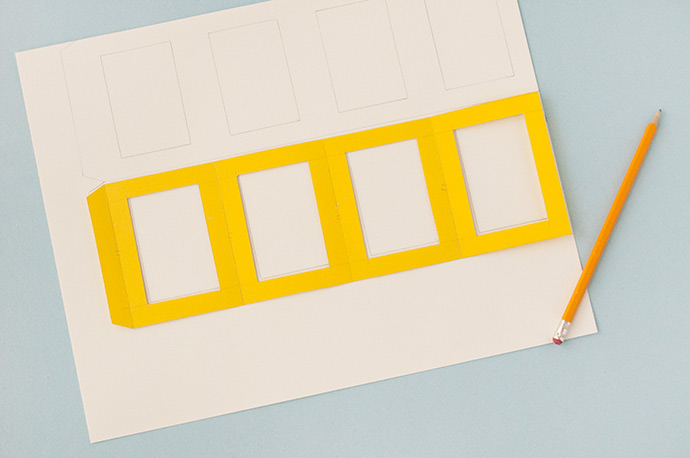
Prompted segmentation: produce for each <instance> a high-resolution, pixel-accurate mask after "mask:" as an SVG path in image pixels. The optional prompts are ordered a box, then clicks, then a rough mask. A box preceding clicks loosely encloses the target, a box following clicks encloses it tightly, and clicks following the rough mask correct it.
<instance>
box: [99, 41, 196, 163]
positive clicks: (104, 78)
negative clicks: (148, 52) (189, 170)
mask: <svg viewBox="0 0 690 458" xmlns="http://www.w3.org/2000/svg"><path fill="white" fill-rule="evenodd" d="M162 44H168V45H169V46H170V56H171V57H172V62H173V67H174V68H175V80H176V82H177V90H178V92H179V94H180V103H181V105H182V114H183V116H184V122H185V127H186V129H187V143H182V144H179V145H176V146H170V147H167V148H160V149H156V150H153V151H146V152H142V153H137V154H130V155H128V156H126V157H125V156H123V155H122V147H121V146H120V137H119V134H118V132H117V125H116V123H115V113H114V112H113V103H112V100H111V98H110V90H109V89H108V78H107V75H106V73H105V65H104V64H103V58H104V57H106V56H112V55H115V54H120V53H126V52H130V51H137V50H139V49H146V48H151V47H154V46H158V45H162ZM99 61H100V63H101V70H102V73H103V83H104V84H105V92H106V95H107V96H108V108H109V109H110V117H111V119H112V121H113V130H114V132H115V139H116V141H117V150H118V152H119V154H120V159H122V160H127V159H129V158H132V157H138V156H143V155H145V154H152V153H159V152H161V151H168V150H171V149H177V148H181V147H185V146H190V145H191V144H192V136H191V133H190V131H189V120H188V119H187V110H186V109H185V105H184V97H183V96H182V87H181V86H180V75H179V71H178V70H177V61H176V60H175V52H174V50H173V46H172V42H171V41H161V42H159V43H151V44H148V45H145V46H137V47H136V48H128V49H123V50H121V51H115V52H110V53H106V54H101V55H100V56H99Z"/></svg>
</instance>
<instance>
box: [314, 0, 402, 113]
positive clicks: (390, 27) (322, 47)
mask: <svg viewBox="0 0 690 458" xmlns="http://www.w3.org/2000/svg"><path fill="white" fill-rule="evenodd" d="M369 1H371V0H360V1H355V2H349V3H344V4H342V5H336V6H329V7H327V8H322V9H319V10H316V11H315V12H314V14H315V15H316V24H317V26H318V28H319V39H320V40H321V49H322V50H323V54H324V58H325V60H326V67H327V68H328V77H329V80H330V82H331V90H332V91H333V99H334V100H335V104H336V107H337V109H338V113H347V112H349V111H354V110H363V109H367V108H372V107H376V106H381V105H386V104H389V103H394V102H402V101H404V100H408V99H409V97H410V96H409V92H408V90H407V83H406V81H405V74H404V73H403V70H402V64H401V63H400V52H399V51H398V44H397V42H396V41H395V34H394V33H393V26H392V25H391V18H390V11H389V9H388V2H387V0H379V1H382V2H383V4H384V6H385V8H386V18H387V19H388V27H389V29H390V33H391V39H392V40H393V47H394V49H395V58H396V60H397V62H398V68H399V69H400V77H401V78H402V83H403V89H404V90H405V97H401V98H399V99H394V100H388V101H386V102H378V103H373V104H371V105H365V106H361V107H355V108H348V109H347V110H342V109H341V108H340V103H339V102H338V96H337V93H336V90H335V85H334V84H333V73H332V71H331V66H330V63H329V61H328V53H327V52H326V44H325V43H324V42H323V34H322V31H321V25H320V22H319V16H318V15H319V13H320V12H321V11H327V10H332V9H335V8H342V7H345V6H351V5H356V4H359V3H365V2H369Z"/></svg>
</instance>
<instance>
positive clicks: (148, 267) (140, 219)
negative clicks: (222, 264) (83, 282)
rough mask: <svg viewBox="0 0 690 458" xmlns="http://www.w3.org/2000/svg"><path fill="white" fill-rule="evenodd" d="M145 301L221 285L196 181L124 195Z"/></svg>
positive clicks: (210, 289) (167, 298)
mask: <svg viewBox="0 0 690 458" xmlns="http://www.w3.org/2000/svg"><path fill="white" fill-rule="evenodd" d="M129 210H130V213H131V215H132V225H133V228H134V237H135V239H136V243H137V250H138V252H139V263H140V264H141V273H142V276H143V279H144V287H145V289H146V298H147V301H148V303H154V302H160V301H164V300H169V299H176V298H180V297H185V296H191V295H196V294H200V293H205V292H209V291H217V290H219V289H220V286H219V283H218V275H217V273H216V267H215V264H214V259H213V253H212V251H211V242H210V240H209V233H208V228H207V226H206V216H205V214H204V208H203V205H202V202H201V194H200V193H199V186H198V185H191V186H184V187H181V188H175V189H170V190H167V191H161V192H155V193H152V194H145V195H142V196H137V197H130V198H129Z"/></svg>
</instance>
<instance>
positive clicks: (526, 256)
mask: <svg viewBox="0 0 690 458" xmlns="http://www.w3.org/2000/svg"><path fill="white" fill-rule="evenodd" d="M454 1H455V0H427V1H424V0H410V1H405V2H394V1H388V2H386V1H384V0H365V1H363V2H352V1H348V0H273V1H270V2H266V3H261V4H257V5H252V6H248V7H242V8H236V9H232V10H227V11H221V12H218V13H213V14H208V15H203V16H198V17H194V18H189V19H185V20H180V21H175V22H171V23H166V24H161V25H156V26H152V27H146V28H142V29H136V30H131V31H126V32H122V33H116V34H111V35H106V36H101V37H96V38H91V39H86V40H80V41H77V42H73V43H68V44H62V45H56V46H51V47H47V48H42V49H38V50H33V51H27V52H23V53H20V54H18V56H17V60H18V64H19V70H20V74H21V81H22V87H23V91H24V97H25V102H26V107H27V113H28V117H29V122H30V126H31V134H32V139H33V144H34V150H35V153H36V161H37V165H38V171H39V175H40V180H41V187H42V191H43V196H44V201H45V208H46V213H47V216H48V223H49V228H50V233H51V239H52V242H53V247H54V252H55V259H56V264H57V270H58V274H59V277H60V285H61V289H62V294H63V300H64V304H65V312H66V315H67V321H68V325H69V330H70V336H71V340H72V346H73V350H74V357H75V362H76V367H77V371H78V376H79V384H80V387H81V392H82V398H83V403H84V410H85V413H86V418H87V424H88V428H89V435H90V438H91V440H92V441H100V440H105V439H110V438H114V437H119V436H123V435H128V434H134V433H138V432H142V431H147V430H151V429H156V428H161V427H164V426H169V425H175V424H179V423H183V422H188V421H193V420H196V419H202V418H208V417H211V416H215V415H221V414H226V413H230V412H236V411H239V410H244V409H250V408H254V407H257V406H262V405H267V404H271V403H275V402H281V401H285V400H289V399H295V398H299V397H304V396H309V395H314V394H318V393H323V392H327V391H331V390H335V389H339V388H345V387H351V386H354V385H358V384H362V383H367V382H372V381H377V380H383V379H387V378H391V377H396V376H400V375H405V374H410V373H414V372H419V371H423V370H427V369H432V368H437V367H441V366H446V365H450V364H456V363H460V362H464V361H470V360H473V359H477V358H482V357H486V356H491V355H496V354H500V353H505V352H509V351H513V350H518V349H523V348H527V347H531V346H535V345H540V344H545V343H548V342H550V341H551V333H552V331H553V327H554V325H555V324H556V323H557V322H558V319H559V318H560V314H561V312H562V310H563V306H564V304H565V303H566V301H567V299H568V297H569V295H570V292H571V290H572V287H573V285H574V284H575V282H576V280H577V277H578V275H579V273H580V270H581V267H580V263H579V258H578V254H577V250H576V247H575V243H574V239H573V237H572V236H565V237H560V238H557V239H552V240H548V241H545V242H540V243H534V244H530V245H526V246H521V247H518V248H512V249H507V250H502V251H498V252H494V253H490V254H486V255H481V256H475V257H471V258H465V259H461V260H457V261H452V262H447V263H443V264H438V265H434V266H431V267H426V268H421V269H415V270H411V271H406V272H402V273H398V274H392V275H387V276H383V277H378V278H373V279H368V280H363V281H358V282H354V283H349V284H345V285H342V286H337V287H332V288H326V289H321V290H317V291H311V292H308V293H303V294H297V295H292V296H287V297H283V298H279V299H274V300H269V301H265V302H261V303H256V304H250V305H245V306H242V307H237V308H234V309H228V310H224V311H220V312H215V313H209V314H205V315H199V316H195V317H191V318H185V319H180V320H176V321H172V322H168V323H163V324H159V325H152V326H147V327H144V328H138V329H128V328H124V327H121V326H116V325H113V324H112V323H111V322H110V317H109V314H108V306H107V301H106V297H105V291H104V287H103V280H102V277H101V272H100V266H99V261H98V254H97V251H96V245H95V241H94V234H93V230H92V226H91V220H90V217H89V212H88V208H87V202H86V196H87V195H88V194H89V193H90V192H92V191H93V190H94V189H95V188H97V187H98V186H99V185H100V184H102V183H104V182H110V181H115V180H119V179H124V178H131V177H135V176H141V175H146V174H149V173H153V172H157V171H162V170H171V169H175V168H179V167H182V166H186V165H192V164H198V163H203V162H208V161H212V160H216V159H221V158H226V157H232V156H238V155H242V154H246V153H248V152H253V151H260V150H265V149H268V148H271V147H276V146H282V145H288V144H294V143H299V142H303V141H305V140H309V139H314V138H324V137H328V136H331V135H334V134H337V133H343V132H350V131H358V130H362V129H365V128H369V127H373V126H380V125H387V124H391V123H395V122H399V121H402V120H410V119H416V118H420V117H425V116H428V115H431V114H436V113H443V112H446V111H450V110H454V109H458V108H462V107H467V106H472V105H476V104H478V103H482V102H487V101H491V100H496V99H500V98H505V97H509V96H513V95H518V94H524V93H527V92H533V91H536V90H537V85H536V80H535V77H534V73H533V70H532V64H531V59H530V56H529V51H528V48H527V43H526V40H525V36H524V31H523V28H522V22H521V18H520V14H519V9H518V6H517V2H516V0H497V1H496V2H495V9H494V3H493V2H490V1H489V2H486V1H485V0H474V1H469V0H466V1H463V2H462V5H460V6H458V5H455V3H454ZM487 5H488V6H487ZM476 8H479V10H476ZM444 11H450V13H452V14H450V13H448V14H446V13H444ZM475 11H478V14H477V15H476V20H473V21H472V22H471V24H472V26H473V27H474V29H473V30H475V29H476V30H477V31H478V32H477V33H480V35H481V38H482V39H481V40H478V41H477V42H476V43H475V42H472V43H471V44H470V43H468V42H467V40H465V38H466V37H464V36H463V35H462V33H461V32H454V31H453V29H454V27H453V25H454V22H453V21H454V18H455V19H457V21H458V22H457V24H466V23H467V21H468V19H467V17H460V16H462V15H461V14H460V13H462V14H464V15H467V14H474V12H475ZM497 15H498V17H499V19H500V21H498V22H497V19H496V18H497ZM497 24H498V26H497ZM497 27H498V28H497ZM353 29H356V30H360V29H361V31H362V33H361V35H360V34H355V35H354V36H345V35H346V34H348V33H349V32H348V30H350V31H351V30H353ZM458 34H459V35H458ZM500 34H502V35H503V40H504V43H505V49H504V48H503V42H501V41H500V39H499V38H500V37H499V35H500ZM345 40H348V41H345ZM238 43H239V44H238ZM348 45H352V46H356V47H358V48H357V49H360V50H362V52H363V53H362V54H354V55H353V53H352V52H350V51H349V50H348ZM468 46H469V48H468ZM454 50H457V52H455V51H454ZM506 53H507V55H508V57H509V63H510V70H509V69H508V64H507V61H506ZM394 54H395V55H394ZM484 58H489V59H492V61H491V62H493V63H490V65H483V66H482V67H481V68H480V69H477V70H476V72H475V71H472V72H469V73H467V68H468V65H469V66H472V65H475V64H476V62H474V60H476V59H480V60H481V59H484ZM228 59H229V60H228ZM232 60H237V62H236V63H235V65H237V67H233V65H232V62H231V61H232ZM373 61H376V62H373ZM373 63H376V64H380V65H378V66H372V64H373ZM153 64H155V65H153ZM152 67H154V68H152ZM264 72H270V74H264ZM133 75H139V76H138V77H137V78H133ZM288 80H289V83H290V84H288ZM384 82H385V84H384ZM468 82H469V83H468ZM470 83H471V85H468V84H470ZM382 85H383V86H385V87H383V89H382ZM128 88H129V89H128ZM130 89H131V90H130ZM135 95H136V97H135ZM252 98H254V100H255V101H256V103H255V104H252ZM270 102H275V104H271V103H270ZM142 104H145V107H144V108H145V111H143V112H137V110H138V109H141V108H142V106H141V105H142ZM144 115H145V116H144ZM139 118H141V119H139ZM149 118H150V119H149ZM137 120H138V121H137ZM134 121H137V122H139V124H140V126H138V125H137V122H134ZM139 127H141V128H142V129H139ZM400 172H404V170H400ZM307 219H308V218H307ZM264 236H265V234H264ZM268 238H270V234H269V237H268ZM422 238H424V237H422ZM317 261H318V259H317V260H316V261H313V260H309V262H307V263H306V264H309V263H312V264H313V263H314V262H317ZM279 267H280V266H279ZM281 268H282V267H281ZM277 270H280V269H277ZM593 332H596V327H595V324H594V318H593V315H592V311H591V308H590V305H589V301H588V299H587V298H585V300H584V301H583V303H582V306H581V308H580V311H579V312H578V316H577V318H576V320H575V322H574V323H573V326H572V327H571V331H570V333H571V335H572V336H573V337H575V336H580V335H585V334H589V333H593Z"/></svg>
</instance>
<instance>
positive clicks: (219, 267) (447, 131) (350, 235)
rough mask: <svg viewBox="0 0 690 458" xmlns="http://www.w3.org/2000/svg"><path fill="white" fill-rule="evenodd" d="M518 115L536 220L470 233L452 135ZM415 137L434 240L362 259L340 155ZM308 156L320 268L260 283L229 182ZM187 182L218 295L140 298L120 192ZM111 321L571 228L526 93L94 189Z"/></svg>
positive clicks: (212, 306)
mask: <svg viewBox="0 0 690 458" xmlns="http://www.w3.org/2000/svg"><path fill="white" fill-rule="evenodd" d="M517 115H523V116H524V118H525V123H526V126H527V132H528V134H529V139H530V143H531V147H532V152H533V155H534V162H535V166H536V169H537V174H538V177H539V183H540V186H541V191H542V195H543V198H544V204H545V207H546V212H547V219H546V220H544V221H539V222H534V223H530V224H525V225H522V226H519V227H513V228H509V229H504V230H499V231H495V232H490V233H486V234H477V231H476V230H475V227H474V221H473V217H472V210H471V207H470V201H469V197H468V193H467V189H466V187H465V180H464V177H463V172H462V165H461V162H460V157H459V154H458V149H457V145H456V142H455V136H454V131H455V130H456V129H460V128H463V127H468V126H471V125H475V124H481V123H485V122H489V121H494V120H497V119H502V118H508V117H511V116H517ZM413 139H416V140H417V144H418V146H419V153H420V159H421V162H422V168H423V170H424V177H425V181H426V186H427V191H428V194H429V202H430V204H431V209H432V213H433V216H434V221H435V224H436V231H437V234H438V238H439V243H438V244H437V245H433V246H427V247H422V248H415V249H411V250H408V251H404V252H399V253H392V254H388V255H383V256H377V257H373V258H369V257H368V256H367V253H366V248H365V244H364V238H363V234H362V229H361V227H362V226H361V223H360V219H359V213H358V210H357V204H356V201H355V195H354V190H353V187H352V180H351V177H350V171H349V167H348V163H347V153H348V152H352V151H358V150H361V149H365V148H371V147H375V146H380V145H386V144H390V143H395V142H400V141H405V140H413ZM304 162H307V163H308V164H309V170H310V173H311V179H312V184H313V187H314V194H315V197H316V204H317V208H318V211H319V219H320V222H321V229H322V231H323V236H324V242H325V245H326V252H327V255H328V263H329V265H328V267H325V268H322V269H318V270H313V271H309V272H302V273H297V274H292V275H286V276H284V277H279V278H272V279H268V280H263V281H259V279H258V277H257V274H256V267H255V265H254V256H253V253H252V247H251V242H250V238H249V232H248V229H247V224H246V220H245V214H244V208H243V204H242V197H241V194H240V187H239V181H238V178H239V176H240V175H243V174H246V173H251V172H258V171H261V170H267V169H271V168H275V167H281V166H285V165H291V164H297V163H304ZM189 185H198V187H199V192H200V195H201V201H202V205H203V210H204V215H205V217H206V226H207V228H208V233H209V240H210V242H211V249H212V252H213V258H214V262H215V266H216V272H217V275H218V283H219V285H220V289H219V290H218V291H213V292H207V293H202V294H195V295H191V296H187V297H183V298H178V299H172V300H166V301H160V302H154V303H148V302H147V298H146V290H145V286H144V280H143V276H142V273H141V265H140V262H139V253H138V251H137V245H136V239H135V234H134V228H133V226H132V218H131V214H130V210H129V201H128V199H130V198H132V197H137V196H141V195H145V194H151V193H155V192H160V191H165V190H169V189H174V188H179V187H183V186H189ZM87 201H88V205H89V210H90V213H91V221H92V224H93V229H94V235H95V239H96V246H97V249H98V256H99V259H100V264H101V271H102V274H103V281H104V285H105V292H106V296H107V300H108V307H109V309H110V317H111V320H112V322H113V323H114V324H117V325H121V326H127V327H130V328H136V327H140V326H146V325H150V324H155V323H162V322H165V321H169V320H174V319H177V318H183V317H187V316H192V315H198V314H202V313H206V312H212V311H217V310H222V309H226V308H231V307H236V306H239V305H244V304H250V303H254V302H259V301H264V300H268V299H272V298H276V297H281V296H286V295H288V294H294V293H299V292H305V291H311V290H315V289H319V288H325V287H329V286H335V285H339V284H343V283H348V282H351V281H356V280H362V279H366V278H371V277H377V276H380V275H387V274H391V273H395V272H400V271H404V270H410V269H414V268H418V267H424V266H429V265H433V264H439V263H442V262H446V261H452V260H456V259H461V258H465V257H468V256H474V255H478V254H482V253H488V252H492V251H497V250H502V249H505V248H510V247H514V246H518V245H524V244H528V243H533V242H537V241H541V240H546V239H551V238H555V237H560V236H563V235H567V234H570V233H571V228H570V222H569V220H568V214H567V210H566V206H565V201H564V198H563V192H562V190H561V186H560V181H559V178H558V171H557V169H556V164H555V161H554V157H553V152H552V149H551V144H550V141H549V135H548V132H547V129H546V122H545V119H544V113H543V109H542V106H541V101H540V99H539V94H538V93H537V92H533V93H529V94H524V95H519V96H516V97H510V98H507V99H502V100H497V101H494V102H489V103H485V104H481V105H477V106H474V107H470V108H465V109H462V110H457V111H453V112H450V113H445V114H441V115H437V116H432V117H428V118H425V119H420V120H417V121H410V122H404V123H399V124H395V125H392V126H386V127H380V128H376V129H370V130H366V131H363V132H356V133H352V134H347V135H340V136H336V137H331V138H327V139H324V140H317V141H312V142H306V143H301V144H297V145H291V146H285V147H282V148H276V149H271V150H267V151H262V152H258V153H253V154H248V155H245V156H240V157H235V158H230V159H225V160H221V161H217V162H214V163H209V164H202V165H196V166H192V167H185V168H182V169H179V170H173V171H170V172H163V173H157V174H153V175H148V176H144V177H138V178H132V179H127V180H123V181H119V182H115V183H109V184H105V185H103V186H101V187H100V188H98V189H97V190H96V191H94V192H93V193H92V194H91V195H89V196H88V198H87Z"/></svg>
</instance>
